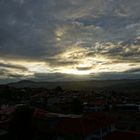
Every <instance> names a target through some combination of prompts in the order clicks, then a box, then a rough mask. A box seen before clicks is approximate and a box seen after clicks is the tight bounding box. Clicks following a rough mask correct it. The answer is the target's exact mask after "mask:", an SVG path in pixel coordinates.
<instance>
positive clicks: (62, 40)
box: [0, 0, 140, 81]
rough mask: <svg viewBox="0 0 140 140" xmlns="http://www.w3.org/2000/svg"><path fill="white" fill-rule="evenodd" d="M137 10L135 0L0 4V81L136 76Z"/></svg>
mask: <svg viewBox="0 0 140 140" xmlns="http://www.w3.org/2000/svg"><path fill="white" fill-rule="evenodd" d="M139 7H140V1H139V0H123V1H122V0H88V1H85V0H59V1H58V0H39V1H38V0H10V1H5V0H0V70H1V72H0V79H1V81H4V80H5V81H8V79H9V80H11V79H13V80H16V79H26V78H32V79H39V80H41V79H44V77H45V80H47V79H49V80H52V81H53V80H56V79H57V80H59V79H61V80H63V79H65V80H69V79H74V78H75V77H76V76H77V77H82V78H83V79H84V78H85V79H92V78H99V79H102V78H109V79H110V78H116V77H118V75H120V76H119V77H120V79H121V78H124V77H125V78H135V77H136V78H140V71H139V69H140V14H139V13H140V8H139ZM71 75H73V76H71ZM71 77H74V78H71Z"/></svg>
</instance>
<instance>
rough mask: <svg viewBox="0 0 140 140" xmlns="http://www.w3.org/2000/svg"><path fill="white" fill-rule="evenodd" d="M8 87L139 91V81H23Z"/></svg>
mask: <svg viewBox="0 0 140 140" xmlns="http://www.w3.org/2000/svg"><path fill="white" fill-rule="evenodd" d="M8 86H11V87H16V88H22V87H31V88H41V87H42V88H43V87H44V88H48V89H51V88H55V87H57V86H61V87H62V88H63V89H74V90H92V89H96V88H104V89H106V88H107V89H108V88H110V89H138V90H140V80H92V81H67V82H35V81H29V80H23V81H19V82H15V83H10V84H8Z"/></svg>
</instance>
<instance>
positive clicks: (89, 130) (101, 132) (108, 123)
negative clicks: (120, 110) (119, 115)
mask: <svg viewBox="0 0 140 140" xmlns="http://www.w3.org/2000/svg"><path fill="white" fill-rule="evenodd" d="M115 123H116V119H115V118H113V117H110V116H106V115H104V114H101V113H93V114H92V113H91V114H87V115H84V116H82V117H77V118H64V119H63V120H62V121H61V122H60V123H59V124H58V125H57V136H58V139H60V138H61V139H63V140H65V139H66V140H67V139H73V140H77V139H78V140H83V139H84V140H92V139H95V140H103V137H104V136H106V135H107V134H109V133H111V132H113V131H115Z"/></svg>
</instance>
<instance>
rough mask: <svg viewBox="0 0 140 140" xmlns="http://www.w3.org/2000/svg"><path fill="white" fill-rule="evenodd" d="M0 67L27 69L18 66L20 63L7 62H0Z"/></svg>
mask: <svg viewBox="0 0 140 140" xmlns="http://www.w3.org/2000/svg"><path fill="white" fill-rule="evenodd" d="M0 68H5V69H6V68H10V69H18V70H22V71H27V70H28V69H27V68H26V67H23V66H20V65H13V64H8V63H0Z"/></svg>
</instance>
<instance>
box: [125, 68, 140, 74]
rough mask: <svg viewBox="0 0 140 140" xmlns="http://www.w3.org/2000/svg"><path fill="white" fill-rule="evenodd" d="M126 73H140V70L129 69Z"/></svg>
mask: <svg viewBox="0 0 140 140" xmlns="http://www.w3.org/2000/svg"><path fill="white" fill-rule="evenodd" d="M125 72H127V73H140V68H132V69H129V70H127V71H125Z"/></svg>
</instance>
